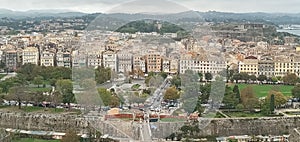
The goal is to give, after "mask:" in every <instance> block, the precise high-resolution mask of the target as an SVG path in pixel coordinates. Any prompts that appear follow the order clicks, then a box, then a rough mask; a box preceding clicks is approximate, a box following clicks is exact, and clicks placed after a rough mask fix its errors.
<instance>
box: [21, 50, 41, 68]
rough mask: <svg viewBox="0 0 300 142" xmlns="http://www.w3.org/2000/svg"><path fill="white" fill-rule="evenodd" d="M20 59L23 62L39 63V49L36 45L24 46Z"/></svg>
mask: <svg viewBox="0 0 300 142" xmlns="http://www.w3.org/2000/svg"><path fill="white" fill-rule="evenodd" d="M22 61H23V63H22V64H23V65H24V64H29V63H30V64H36V65H38V63H39V50H38V49H37V48H36V47H26V48H25V49H24V50H23V53H22Z"/></svg>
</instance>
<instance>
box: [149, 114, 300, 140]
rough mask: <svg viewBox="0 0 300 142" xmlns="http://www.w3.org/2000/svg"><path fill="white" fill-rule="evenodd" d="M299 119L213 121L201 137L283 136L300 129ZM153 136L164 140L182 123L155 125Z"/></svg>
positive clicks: (275, 118)
mask: <svg viewBox="0 0 300 142" xmlns="http://www.w3.org/2000/svg"><path fill="white" fill-rule="evenodd" d="M299 120H300V118H299V117H274V118H242V119H225V118H224V119H213V120H211V121H210V122H208V125H207V126H206V127H205V128H201V131H200V133H199V135H200V136H203V137H205V136H231V135H282V134H288V133H289V132H290V131H291V130H292V129H294V128H297V127H300V121H299ZM152 125H154V127H155V128H156V129H155V128H152V134H153V135H155V136H156V137H157V138H164V137H166V136H167V135H169V134H171V132H176V130H178V128H180V126H183V125H184V122H181V123H153V124H152Z"/></svg>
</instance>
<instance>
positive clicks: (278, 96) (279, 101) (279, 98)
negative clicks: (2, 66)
mask: <svg viewBox="0 0 300 142" xmlns="http://www.w3.org/2000/svg"><path fill="white" fill-rule="evenodd" d="M271 95H274V98H275V104H274V105H275V107H279V106H280V105H283V104H285V103H286V102H287V98H286V97H285V96H284V95H283V94H282V93H281V92H279V91H273V90H271V91H269V93H268V96H267V97H266V102H270V100H271Z"/></svg>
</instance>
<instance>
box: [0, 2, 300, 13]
mask: <svg viewBox="0 0 300 142" xmlns="http://www.w3.org/2000/svg"><path fill="white" fill-rule="evenodd" d="M0 8H5V9H11V10H18V11H26V10H40V9H66V10H72V11H80V12H87V13H94V12H130V13H137V12H149V11H156V12H165V13H170V12H178V11H185V10H197V11H209V10H214V11H223V12H239V13H240V12H270V13H274V12H276V13H277V12H280V13H281V12H285V13H300V0H169V1H166V0H137V1H133V0H0Z"/></svg>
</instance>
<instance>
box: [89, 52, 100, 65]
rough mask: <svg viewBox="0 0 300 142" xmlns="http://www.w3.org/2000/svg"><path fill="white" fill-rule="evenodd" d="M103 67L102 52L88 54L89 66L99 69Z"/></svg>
mask: <svg viewBox="0 0 300 142" xmlns="http://www.w3.org/2000/svg"><path fill="white" fill-rule="evenodd" d="M101 65H102V51H94V52H90V53H88V66H89V67H98V66H101Z"/></svg>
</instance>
